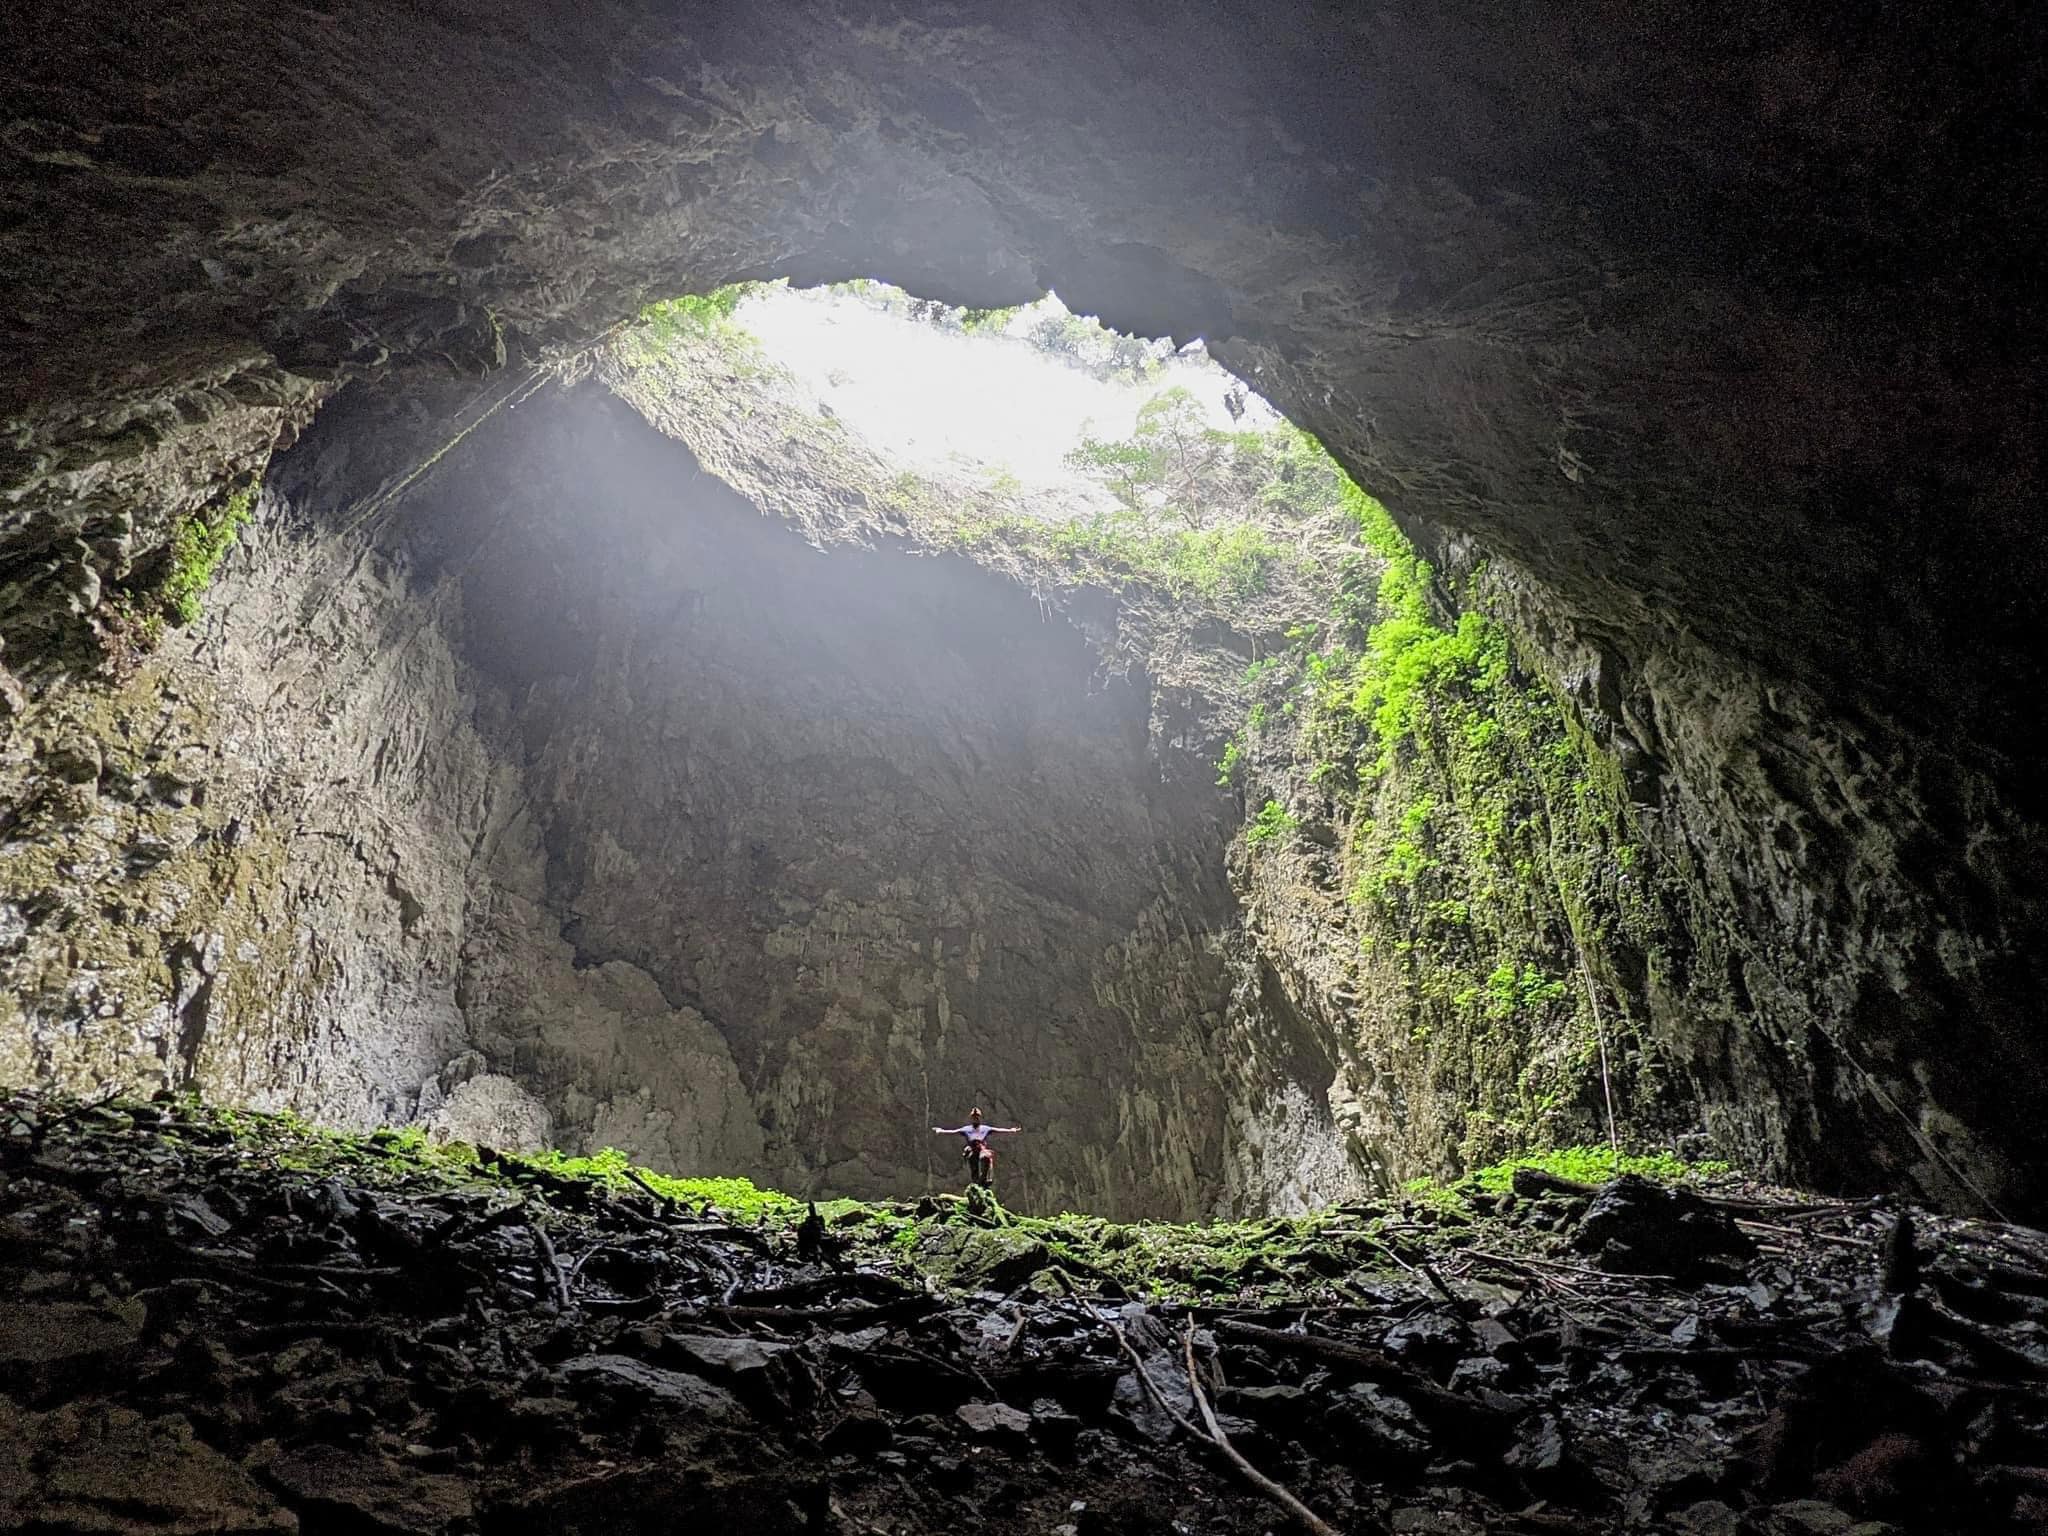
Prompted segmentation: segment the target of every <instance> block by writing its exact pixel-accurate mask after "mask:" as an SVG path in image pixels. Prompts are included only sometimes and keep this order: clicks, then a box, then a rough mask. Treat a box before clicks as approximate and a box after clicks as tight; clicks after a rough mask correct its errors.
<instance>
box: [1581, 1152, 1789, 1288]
mask: <svg viewBox="0 0 2048 1536" xmlns="http://www.w3.org/2000/svg"><path fill="white" fill-rule="evenodd" d="M1572 1246H1573V1247H1574V1248H1576V1249H1577V1250H1578V1251H1579V1252H1581V1253H1586V1254H1590V1255H1592V1256H1593V1261H1594V1263H1595V1264H1596V1265H1597V1266H1598V1267H1599V1268H1601V1269H1604V1270H1607V1271H1608V1272H1610V1273H1613V1274H1635V1275H1670V1276H1673V1277H1675V1278H1677V1279H1681V1280H1702V1279H1734V1278H1736V1275H1735V1271H1734V1270H1733V1269H1732V1267H1731V1266H1732V1263H1733V1262H1735V1261H1740V1260H1744V1259H1747V1258H1749V1257H1750V1256H1752V1255H1753V1254H1754V1253H1755V1252H1756V1244H1755V1243H1754V1242H1752V1241H1751V1240H1750V1239H1749V1238H1747V1237H1745V1236H1744V1235H1743V1234H1742V1232H1741V1231H1740V1230H1739V1229H1738V1228H1737V1227H1736V1225H1735V1223H1734V1222H1733V1221H1732V1220H1730V1219H1729V1217H1728V1216H1727V1215H1726V1214H1724V1213H1723V1212H1720V1211H1717V1210H1715V1209H1714V1208H1713V1207H1711V1206H1709V1205H1708V1204H1707V1203H1706V1202H1705V1201H1704V1200H1702V1199H1701V1198H1700V1197H1699V1196H1697V1195H1695V1194H1693V1193H1691V1192H1690V1191H1689V1190H1683V1189H1669V1188H1666V1187H1664V1186H1662V1185H1658V1184H1653V1183H1651V1182H1650V1181H1649V1180H1648V1179H1644V1178H1640V1177H1637V1176H1636V1175H1634V1174H1623V1175H1622V1176H1621V1177H1620V1178H1618V1179H1616V1180H1615V1181H1614V1182H1613V1183H1611V1184H1609V1185H1608V1186H1607V1187H1606V1188H1605V1189H1603V1190H1601V1192H1600V1193H1599V1195H1598V1196H1597V1197H1596V1198H1595V1199H1594V1200H1593V1203H1592V1204H1591V1206H1589V1207H1588V1209H1587V1211H1586V1216H1585V1219H1584V1220H1583V1221H1582V1222H1580V1224H1579V1230H1578V1233H1577V1234H1576V1236H1575V1237H1574V1238H1573V1239H1572Z"/></svg>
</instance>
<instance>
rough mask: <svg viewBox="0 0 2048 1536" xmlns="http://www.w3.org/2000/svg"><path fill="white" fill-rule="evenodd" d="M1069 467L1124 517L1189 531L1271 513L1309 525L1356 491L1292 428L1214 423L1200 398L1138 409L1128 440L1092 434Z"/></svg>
mask: <svg viewBox="0 0 2048 1536" xmlns="http://www.w3.org/2000/svg"><path fill="white" fill-rule="evenodd" d="M1067 464H1068V465H1069V466H1070V467H1071V468H1073V469H1075V470H1076V471H1078V472H1079V473H1081V474H1084V475H1087V476H1088V477H1089V478H1091V479H1093V480H1095V481H1096V482H1097V483H1099V484H1100V485H1102V486H1103V487H1104V488H1105V489H1107V490H1108V491H1109V493H1110V494H1111V495H1113V496H1115V497H1116V499H1117V500H1118V501H1119V502H1121V503H1122V504H1123V506H1124V507H1125V509H1126V510H1128V511H1130V512H1134V513H1137V514H1139V515H1141V516H1142V517H1144V518H1147V519H1162V520H1173V521H1178V522H1180V523H1183V524H1185V525H1186V526H1187V527H1189V528H1191V529H1200V528H1205V527H1207V526H1209V524H1211V523H1212V522H1214V521H1215V520H1216V519H1217V518H1219V517H1223V516H1236V517H1245V516H1249V515H1251V514H1252V513H1253V512H1254V511H1263V512H1266V513H1270V514H1274V515H1276V516H1279V517H1282V518H1285V519H1287V520H1289V521H1301V520H1304V519H1310V518H1315V517H1320V516H1324V515H1326V514H1330V513H1334V512H1335V511H1336V510H1337V509H1338V507H1339V506H1340V505H1341V504H1342V501H1343V488H1344V486H1345V485H1347V484H1348V483H1349V482H1348V481H1346V480H1345V478H1344V473H1343V471H1342V470H1340V469H1339V468H1338V467H1337V464H1336V462H1335V461H1334V460H1333V459H1331V457H1330V456H1329V454H1327V453H1325V452H1324V451H1323V448H1322V445H1321V444H1319V443H1317V442H1316V440H1315V439H1314V438H1312V437H1310V436H1309V435H1308V434H1307V433H1306V432H1303V431H1301V430H1300V429H1299V428H1297V427H1295V426H1293V425H1292V424H1290V423H1287V422H1281V423H1280V424H1279V425H1277V426H1275V427H1273V428H1271V429H1270V430H1268V431H1263V432H1256V431H1247V432H1237V431H1226V430H1224V429H1223V428H1221V427H1217V426H1212V425H1210V423H1209V419H1208V413H1207V412H1206V411H1205V410H1204V409H1203V406H1202V404H1201V402H1200V401H1199V400H1197V399H1196V398H1195V396H1194V394H1193V392H1192V391H1190V390H1188V389H1186V388H1183V387H1180V386H1175V387H1174V388H1172V389H1166V390H1162V391H1160V392H1159V393H1158V394H1156V395H1154V396H1153V397H1152V398H1151V399H1150V400H1147V401H1146V402H1145V403H1144V405H1142V406H1140V407H1139V409H1138V419H1137V423H1136V425H1135V427H1134V429H1133V431H1132V434H1131V436H1130V437H1128V438H1123V439H1118V440H1107V439H1103V438H1098V437H1095V436H1093V435H1090V434H1084V435H1083V436H1082V438H1081V441H1080V443H1079V445H1078V446H1076V447H1075V448H1074V449H1073V450H1072V451H1071V452H1070V453H1069V454H1068V455H1067Z"/></svg>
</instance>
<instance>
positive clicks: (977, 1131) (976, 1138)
mask: <svg viewBox="0 0 2048 1536" xmlns="http://www.w3.org/2000/svg"><path fill="white" fill-rule="evenodd" d="M1021 1129H1022V1127H1021V1126H1015V1125H984V1124H982V1120H981V1111H980V1110H979V1109H970V1110H969V1111H968V1112H967V1123H966V1124H965V1125H935V1126H933V1127H932V1130H933V1131H934V1132H935V1133H936V1134H938V1135H940V1136H959V1137H962V1138H964V1142H965V1144H964V1145H963V1146H962V1147H961V1148H960V1156H961V1157H962V1158H963V1159H964V1160H965V1161H966V1163H967V1179H968V1182H969V1183H971V1184H991V1183H993V1182H995V1174H996V1149H995V1148H994V1147H992V1146H990V1145H989V1144H988V1139H989V1137H991V1136H1014V1135H1016V1134H1017V1133H1018V1131H1019V1130H1021Z"/></svg>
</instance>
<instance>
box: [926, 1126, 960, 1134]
mask: <svg viewBox="0 0 2048 1536" xmlns="http://www.w3.org/2000/svg"><path fill="white" fill-rule="evenodd" d="M932 1130H933V1131H935V1132H936V1133H937V1134H939V1135H941V1136H959V1135H962V1134H963V1133H965V1131H966V1130H967V1127H966V1126H964V1125H935V1126H933V1127H932Z"/></svg>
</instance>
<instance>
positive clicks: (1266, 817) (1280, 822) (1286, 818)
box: [1244, 800, 1301, 843]
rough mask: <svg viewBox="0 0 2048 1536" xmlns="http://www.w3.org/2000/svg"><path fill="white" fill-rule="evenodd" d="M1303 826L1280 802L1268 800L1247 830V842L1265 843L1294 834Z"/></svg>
mask: <svg viewBox="0 0 2048 1536" xmlns="http://www.w3.org/2000/svg"><path fill="white" fill-rule="evenodd" d="M1300 826H1301V818H1300V817H1298V816H1296V815H1295V814H1294V813H1293V812H1292V811H1290V810H1288V809H1287V807H1286V806H1284V805H1282V804H1281V803H1280V802H1279V801H1278V800H1268V801H1267V802H1266V803H1265V804H1264V805H1262V806H1260V807H1259V814H1258V815H1257V816H1255V817H1254V818H1252V824H1251V825H1250V826H1249V827H1247V828H1246V829H1245V834H1244V836H1245V841H1246V842H1248V843H1263V842H1268V841H1270V840H1272V839H1273V838H1276V837H1279V836H1280V835H1281V834H1282V833H1287V834H1290V835H1291V834H1292V833H1294V832H1295V831H1297V830H1298V829H1299V828H1300Z"/></svg>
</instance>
